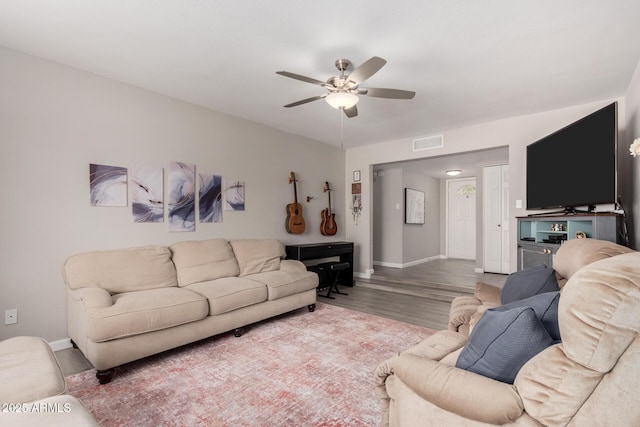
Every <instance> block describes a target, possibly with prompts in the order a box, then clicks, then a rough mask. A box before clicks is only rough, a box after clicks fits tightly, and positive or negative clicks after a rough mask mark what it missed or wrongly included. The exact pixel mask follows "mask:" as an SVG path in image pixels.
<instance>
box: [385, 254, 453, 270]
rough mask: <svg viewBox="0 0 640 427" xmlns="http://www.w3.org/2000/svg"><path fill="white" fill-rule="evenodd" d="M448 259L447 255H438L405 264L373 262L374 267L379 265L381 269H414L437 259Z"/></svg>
mask: <svg viewBox="0 0 640 427" xmlns="http://www.w3.org/2000/svg"><path fill="white" fill-rule="evenodd" d="M446 258H447V257H446V256H445V255H436V256H432V257H428V258H423V259H418V260H415V261H411V262H406V263H404V264H398V263H394V262H384V261H373V265H379V266H381V267H392V268H407V267H412V266H414V265H418V264H424V263H425V262H429V261H434V260H437V259H446Z"/></svg>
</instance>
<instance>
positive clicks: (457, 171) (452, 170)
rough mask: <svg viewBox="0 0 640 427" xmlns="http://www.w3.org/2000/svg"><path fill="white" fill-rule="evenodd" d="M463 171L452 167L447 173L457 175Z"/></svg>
mask: <svg viewBox="0 0 640 427" xmlns="http://www.w3.org/2000/svg"><path fill="white" fill-rule="evenodd" d="M461 173H462V171H461V170H460V169H451V170H448V171H447V175H449V176H456V175H460V174H461Z"/></svg>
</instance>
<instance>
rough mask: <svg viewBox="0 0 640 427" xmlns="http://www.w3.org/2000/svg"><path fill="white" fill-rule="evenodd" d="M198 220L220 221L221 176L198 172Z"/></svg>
mask: <svg viewBox="0 0 640 427" xmlns="http://www.w3.org/2000/svg"><path fill="white" fill-rule="evenodd" d="M198 177H199V179H200V192H199V198H200V201H199V207H200V222H222V177H221V176H220V175H205V174H198Z"/></svg>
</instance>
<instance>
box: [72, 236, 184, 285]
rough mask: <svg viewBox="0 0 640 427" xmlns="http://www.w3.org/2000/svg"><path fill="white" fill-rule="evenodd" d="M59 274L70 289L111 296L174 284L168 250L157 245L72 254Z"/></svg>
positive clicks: (172, 268) (174, 271) (173, 268)
mask: <svg viewBox="0 0 640 427" xmlns="http://www.w3.org/2000/svg"><path fill="white" fill-rule="evenodd" d="M62 273H63V277H64V281H65V283H66V284H67V286H68V287H69V288H71V289H79V288H85V287H92V286H93V287H100V288H103V289H106V290H107V291H109V293H111V294H117V293H121V292H131V291H142V290H146V289H156V288H165V287H169V286H177V284H178V282H177V280H176V269H175V267H174V265H173V262H171V251H169V248H167V247H166V246H157V245H156V246H142V247H136V248H128V249H119V250H108V251H95V252H85V253H81V254H77V255H73V256H71V257H69V259H67V261H66V262H65V263H64V267H63V271H62Z"/></svg>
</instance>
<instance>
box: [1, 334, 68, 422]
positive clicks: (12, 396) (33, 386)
mask: <svg viewBox="0 0 640 427" xmlns="http://www.w3.org/2000/svg"><path fill="white" fill-rule="evenodd" d="M0 384H1V386H0V403H28V402H33V401H35V400H39V399H43V398H45V397H48V396H55V395H59V394H63V393H64V392H65V391H66V388H67V386H66V383H65V381H64V375H63V374H62V369H61V368H60V365H58V361H57V360H56V357H55V355H54V354H53V351H52V350H51V347H49V344H47V342H46V341H45V340H43V339H42V338H38V337H15V338H9V339H6V340H4V341H1V342H0ZM0 412H2V408H0ZM0 424H2V421H1V420H0Z"/></svg>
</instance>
